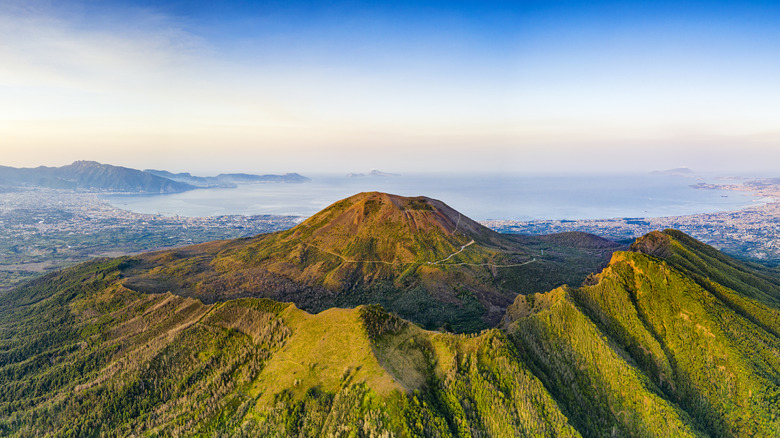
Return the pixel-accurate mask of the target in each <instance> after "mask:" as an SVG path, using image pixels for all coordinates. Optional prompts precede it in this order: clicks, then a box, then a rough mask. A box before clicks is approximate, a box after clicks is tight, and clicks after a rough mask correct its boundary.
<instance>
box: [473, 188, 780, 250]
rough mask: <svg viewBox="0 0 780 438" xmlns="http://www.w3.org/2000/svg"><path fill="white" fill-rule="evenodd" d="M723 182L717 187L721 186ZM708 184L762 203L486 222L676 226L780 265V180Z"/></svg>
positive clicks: (612, 232)
mask: <svg viewBox="0 0 780 438" xmlns="http://www.w3.org/2000/svg"><path fill="white" fill-rule="evenodd" d="M716 186H717V187H716ZM702 189H718V190H728V191H738V192H748V193H750V195H749V196H755V197H757V198H758V199H757V201H759V202H760V204H756V205H750V206H746V207H744V208H741V209H737V210H731V211H724V212H716V213H698V214H690V215H679V216H665V217H637V218H612V219H585V220H540V221H501V220H493V221H481V222H480V223H482V224H483V225H485V226H487V227H488V228H491V229H493V230H495V231H498V232H502V233H511V234H550V233H562V232H571V231H581V232H587V233H592V234H596V235H599V236H602V237H606V238H609V239H613V240H617V241H629V240H633V239H636V238H637V237H640V236H642V235H644V234H647V233H649V232H651V231H655V230H663V229H666V228H674V229H677V230H680V231H682V232H684V233H686V234H689V235H690V236H692V237H694V238H696V239H698V240H701V241H702V242H704V243H707V244H708V245H711V246H713V247H715V248H717V249H719V250H721V251H723V252H725V253H727V254H729V255H732V256H734V257H737V258H740V259H751V260H753V261H760V262H763V263H766V264H769V265H778V264H780V239H778V237H780V179H752V180H748V181H745V182H744V183H742V184H728V185H716V184H709V185H708V187H706V188H702Z"/></svg>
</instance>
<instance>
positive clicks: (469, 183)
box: [103, 174, 764, 221]
mask: <svg viewBox="0 0 780 438" xmlns="http://www.w3.org/2000/svg"><path fill="white" fill-rule="evenodd" d="M307 176H308V177H310V178H311V179H312V181H311V182H307V183H300V184H288V183H268V184H245V185H239V186H238V187H237V188H234V189H199V190H192V191H189V192H184V193H178V194H169V195H110V196H104V197H103V198H104V199H107V200H108V201H109V202H110V203H111V204H112V205H113V206H115V207H118V208H121V209H125V210H130V211H134V212H138V213H150V214H162V215H166V216H173V215H179V216H219V215H234V214H236V215H264V214H273V215H294V216H304V217H308V216H311V215H312V214H314V213H316V212H318V211H320V210H322V209H323V208H325V207H327V206H328V205H330V204H332V203H334V202H336V201H338V200H340V199H343V198H346V197H349V196H351V195H354V194H356V193H359V192H367V191H381V192H388V193H393V194H397V195H403V196H419V195H424V196H428V197H431V198H436V199H440V200H442V201H444V202H445V203H447V204H448V205H450V206H451V207H453V208H455V209H456V210H458V211H460V212H461V213H463V214H465V215H466V216H469V217H471V218H472V219H475V220H489V219H506V220H522V221H526V220H547V219H552V220H560V219H569V220H574V219H601V218H615V217H662V216H676V215H686V214H696V213H714V212H719V211H728V210H736V209H740V208H744V207H747V206H751V205H756V204H757V203H759V202H762V201H764V200H761V199H758V198H756V197H754V196H751V195H750V194H749V193H746V192H737V191H721V190H707V189H695V188H692V187H691V185H693V184H696V183H698V182H702V180H701V179H697V178H693V177H683V176H674V175H659V174H644V175H599V176H593V175H575V176H572V175H566V176H550V175H544V176H528V175H520V176H518V175H495V174H490V175H489V174H457V175H455V174H451V175H442V174H438V175H430V174H428V175H409V174H407V175H401V176H361V177H347V176H345V175H307ZM706 182H715V183H724V181H719V180H715V179H714V178H707V181H706Z"/></svg>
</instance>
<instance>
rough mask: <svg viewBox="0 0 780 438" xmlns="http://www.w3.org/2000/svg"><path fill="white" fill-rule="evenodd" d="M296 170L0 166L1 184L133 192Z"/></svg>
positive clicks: (275, 178) (222, 183) (280, 178)
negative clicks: (195, 172)
mask: <svg viewBox="0 0 780 438" xmlns="http://www.w3.org/2000/svg"><path fill="white" fill-rule="evenodd" d="M306 181H309V179H308V178H306V177H304V176H301V175H298V174H297V173H288V174H285V175H250V174H243V173H237V174H221V175H218V176H216V177H197V176H192V175H190V174H189V173H179V174H173V173H170V172H167V171H164V170H146V171H141V170H137V169H130V168H127V167H121V166H112V165H109V164H101V163H98V162H95V161H76V162H74V163H73V164H69V165H67V166H62V167H46V166H40V167H35V168H15V167H8V166H0V187H5V188H6V189H10V188H13V187H20V186H33V187H47V188H54V189H70V190H96V191H109V192H134V193H179V192H185V191H187V190H193V189H197V188H212V187H235V185H236V183H257V182H306Z"/></svg>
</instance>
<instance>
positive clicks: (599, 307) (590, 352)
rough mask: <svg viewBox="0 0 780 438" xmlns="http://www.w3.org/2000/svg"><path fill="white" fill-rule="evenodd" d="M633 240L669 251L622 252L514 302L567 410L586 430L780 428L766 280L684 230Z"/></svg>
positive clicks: (751, 431)
mask: <svg viewBox="0 0 780 438" xmlns="http://www.w3.org/2000/svg"><path fill="white" fill-rule="evenodd" d="M659 242H660V243H661V244H662V245H656V243H659ZM651 243H652V245H651ZM633 247H634V248H636V249H642V250H644V251H646V252H652V253H654V254H657V255H659V256H662V257H666V258H667V259H668V261H666V260H663V259H661V258H657V257H655V256H650V255H647V254H643V253H636V252H617V253H615V254H614V255H613V257H612V260H611V262H610V264H609V266H608V267H607V268H606V269H604V270H603V271H602V272H601V273H599V274H598V275H595V276H593V277H591V278H589V279H588V281H587V283H588V285H586V286H583V287H581V288H577V289H571V288H566V289H559V290H556V291H552V292H549V293H545V294H534V295H530V296H528V297H518V299H517V300H516V301H515V303H514V304H513V305H512V306H511V307H510V308H509V310H508V312H507V318H506V319H505V323H506V326H507V327H508V332H509V333H510V337H511V338H512V339H513V341H514V342H515V343H516V345H517V347H518V349H519V350H520V351H521V356H522V357H523V358H524V359H526V360H527V361H528V362H529V364H530V365H531V367H532V369H533V370H534V371H535V372H536V374H537V376H539V377H540V379H541V380H542V381H543V382H544V384H545V387H546V388H547V389H548V390H549V391H550V392H551V393H552V394H553V396H554V397H555V398H556V400H557V401H558V402H559V403H560V404H561V406H562V409H563V411H564V413H565V414H566V415H567V416H568V417H569V418H570V419H571V420H572V423H573V424H574V425H575V427H577V428H578V430H580V431H581V432H583V434H585V435H591V436H599V435H603V434H609V433H612V431H613V430H614V431H618V432H620V433H621V434H632V433H633V434H635V433H636V432H630V431H644V432H643V433H647V434H649V435H655V436H679V435H683V434H684V433H705V434H707V435H710V436H778V434H780V337H778V333H779V332H778V328H780V327H779V324H780V311H778V309H777V308H776V307H774V306H773V305H771V304H767V303H766V302H763V301H761V300H758V299H756V298H761V299H762V300H763V299H767V300H769V299H770V298H771V296H772V295H771V294H772V290H771V287H770V286H767V284H766V282H767V278H765V276H764V275H763V274H760V273H754V272H751V270H750V268H749V267H747V266H745V265H742V264H740V263H739V262H736V261H733V260H731V259H729V258H728V257H726V256H723V255H722V254H720V253H717V251H714V250H712V248H709V247H706V246H705V245H702V244H701V243H699V242H695V241H693V239H690V238H689V237H687V236H684V235H682V234H681V233H677V232H672V231H668V232H666V233H664V234H662V233H652V234H651V235H648V236H645V237H644V238H641V239H639V240H638V242H637V244H635V245H634V246H633ZM697 261H700V262H697ZM694 268H695V269H697V270H696V273H695V274H694V271H693V269H694ZM715 279H719V280H720V281H722V282H723V283H728V284H730V285H732V286H735V287H739V288H741V290H734V289H730V288H729V287H726V286H724V285H723V284H721V283H719V282H718V281H716V280H715ZM752 285H755V286H752ZM747 286H750V287H747ZM681 425H686V426H687V427H688V432H684V431H683V429H681V428H680V427H681ZM664 428H666V429H664ZM674 428H676V429H678V430H677V431H674V432H673V433H672V431H673V430H674ZM662 430H666V432H664V433H661V431H662ZM697 431H698V432H697Z"/></svg>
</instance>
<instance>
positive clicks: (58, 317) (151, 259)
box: [0, 193, 780, 438]
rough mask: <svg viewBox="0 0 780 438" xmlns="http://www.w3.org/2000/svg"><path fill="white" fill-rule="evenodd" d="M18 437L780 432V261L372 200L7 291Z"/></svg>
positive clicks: (2, 411)
mask: <svg viewBox="0 0 780 438" xmlns="http://www.w3.org/2000/svg"><path fill="white" fill-rule="evenodd" d="M588 270H590V271H592V272H593V273H591V274H589V275H586V274H585V272H586V271H588ZM564 282H565V283H567V284H568V285H564V284H562V283H564ZM377 304H381V306H379V305H377ZM388 310H389V311H388ZM315 312H316V313H315ZM402 316H403V317H405V318H408V319H411V320H412V321H411V322H410V321H409V320H407V319H404V318H402ZM487 327H489V328H487ZM450 331H455V332H461V333H460V334H457V333H452V332H450ZM0 435H2V436H13V437H27V436H247V437H248V436H269V437H322V436H334V437H337V436H338V437H345V436H355V437H391V436H394V437H410V438H411V437H530V436H540V437H616V436H617V437H776V436H780V275H778V271H777V270H776V269H772V268H767V267H763V266H758V265H752V264H748V263H744V262H740V261H737V260H734V259H731V258H729V257H727V256H725V255H723V254H722V253H720V252H718V251H717V250H716V249H714V248H712V247H709V246H707V245H705V244H703V243H701V242H698V241H696V240H694V239H692V238H691V237H689V236H687V235H685V234H683V233H681V232H679V231H675V230H666V231H663V232H661V231H655V232H652V233H650V234H647V235H645V236H643V237H642V238H640V239H637V240H636V241H635V242H634V243H633V244H632V245H631V246H630V247H628V248H626V247H622V246H619V245H617V244H615V243H612V242H610V241H606V240H604V239H601V238H598V237H596V236H592V235H588V234H583V233H568V234H562V235H550V236H539V237H525V236H506V235H501V234H498V233H495V232H492V231H490V230H488V229H486V228H484V227H482V226H480V225H479V224H476V223H474V222H473V221H471V220H470V219H468V218H467V217H465V216H463V215H461V214H460V213H459V212H457V211H455V210H453V209H451V208H450V207H448V206H447V205H446V204H444V203H443V202H441V201H438V200H434V199H430V198H426V197H416V198H405V197H400V196H394V195H389V194H384V193H361V194H358V195H355V196H353V197H350V198H347V199H345V200H342V201H339V202H337V203H335V204H333V205H331V206H330V207H328V208H327V209H325V210H323V211H322V212H320V213H318V214H316V215H314V216H312V217H311V218H310V219H309V220H307V221H306V222H303V223H302V224H300V225H298V226H297V227H295V228H293V229H291V230H287V231H281V232H277V233H273V234H267V235H260V236H257V237H254V238H243V239H237V240H232V241H221V242H212V243H207V244H201V245H195V246H190V247H184V248H178V249H175V250H168V251H161V252H155V253H149V254H142V255H138V256H133V257H122V258H116V259H97V260H94V261H92V262H88V263H85V264H82V265H79V266H76V267H73V268H69V269H66V270H64V271H61V272H56V273H52V274H49V275H47V276H45V277H42V278H39V279H37V280H34V281H32V282H29V283H27V284H25V285H22V286H20V287H17V288H16V289H13V290H11V291H8V292H6V293H4V294H2V295H0Z"/></svg>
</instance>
